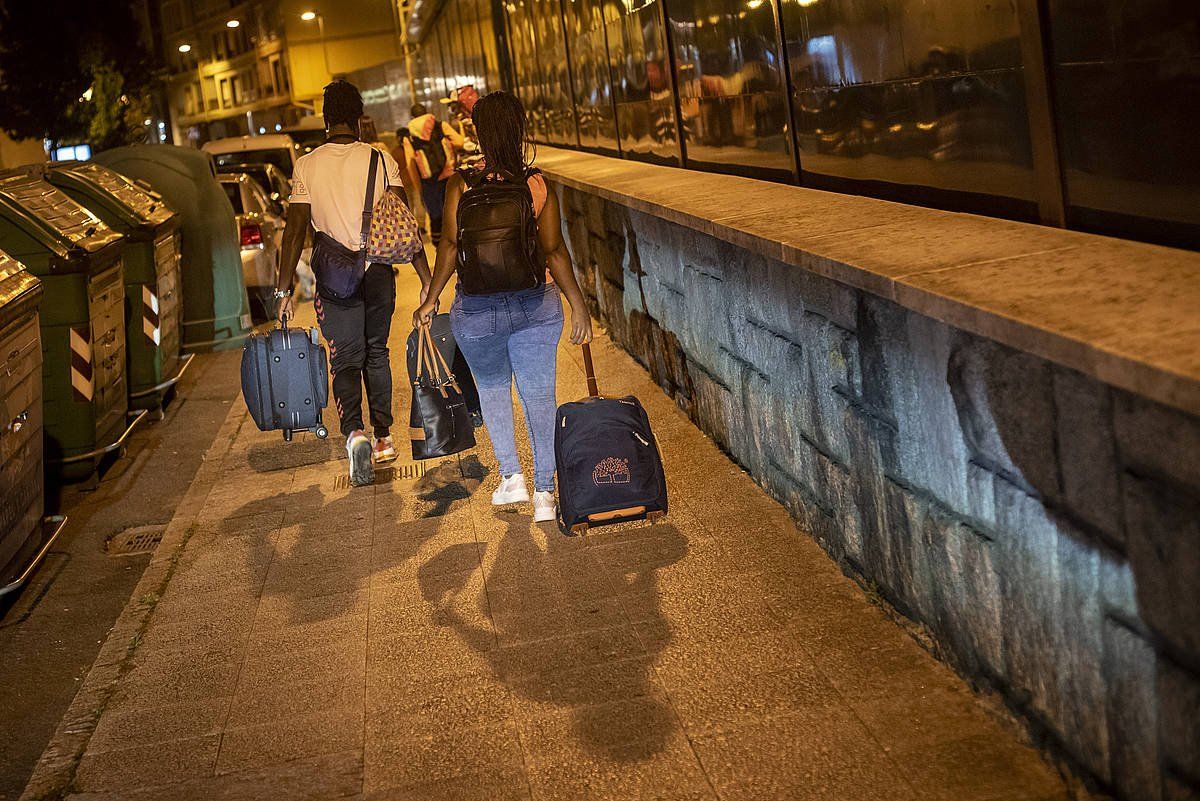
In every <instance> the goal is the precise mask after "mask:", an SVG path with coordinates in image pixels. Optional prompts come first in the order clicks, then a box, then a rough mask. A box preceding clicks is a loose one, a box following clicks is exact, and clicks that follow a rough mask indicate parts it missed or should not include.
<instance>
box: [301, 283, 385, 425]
mask: <svg viewBox="0 0 1200 801" xmlns="http://www.w3.org/2000/svg"><path fill="white" fill-rule="evenodd" d="M314 305H315V306H316V311H317V323H318V325H320V326H321V334H322V335H323V336H324V337H325V341H326V342H328V343H329V370H330V372H331V373H333V399H334V402H335V403H336V404H337V411H338V418H339V421H340V423H341V427H342V436H349V435H350V432H351V431H354V430H356V429H360V428H365V426H364V425H363V415H362V391H363V386H364V385H365V386H366V388H367V407H368V408H369V409H370V411H371V427H372V428H374V429H375V436H376V437H386V436H387V435H388V434H389V433H390V429H391V426H392V364H391V362H390V361H389V359H388V333H389V332H390V330H391V327H392V315H393V314H394V313H395V311H396V274H395V272H394V271H393V270H392V265H390V264H371V265H368V266H367V273H366V275H365V276H364V277H363V282H362V287H361V288H360V290H359V293H358V295H357V296H356V297H354V298H351V299H348V300H340V299H337V298H329V297H325V296H323V295H322V294H321V288H320V286H319V285H318V286H317V297H316V299H315V300H314Z"/></svg>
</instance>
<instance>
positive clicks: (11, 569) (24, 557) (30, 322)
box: [0, 252, 64, 596]
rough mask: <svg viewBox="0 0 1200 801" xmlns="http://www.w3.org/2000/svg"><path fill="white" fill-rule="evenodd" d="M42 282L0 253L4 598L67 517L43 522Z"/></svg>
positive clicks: (0, 565) (0, 583)
mask: <svg viewBox="0 0 1200 801" xmlns="http://www.w3.org/2000/svg"><path fill="white" fill-rule="evenodd" d="M41 298H42V284H41V282H40V281H38V279H37V278H36V277H34V275H33V274H32V273H30V272H29V271H28V270H26V269H25V265H24V264H21V262H19V261H17V260H16V259H13V258H12V257H10V256H9V255H8V254H7V253H3V252H0V596H2V595H7V594H8V593H10V592H14V591H16V590H18V589H20V588H21V587H22V586H23V585H24V584H25V581H26V579H28V578H29V576H30V575H31V574H32V573H33V571H34V569H35V568H36V567H37V565H38V563H39V562H41V560H42V557H43V556H45V555H46V552H47V551H49V549H50V546H51V545H52V544H53V543H54V539H55V538H56V537H57V536H58V534H59V532H60V531H62V523H63V521H64V519H63V518H53V519H43V517H42V515H43V513H44V511H45V494H46V493H45V489H46V485H45V479H44V473H43V469H42V468H43V465H42V341H41V334H40V332H39V330H38V304H39V303H40V302H41Z"/></svg>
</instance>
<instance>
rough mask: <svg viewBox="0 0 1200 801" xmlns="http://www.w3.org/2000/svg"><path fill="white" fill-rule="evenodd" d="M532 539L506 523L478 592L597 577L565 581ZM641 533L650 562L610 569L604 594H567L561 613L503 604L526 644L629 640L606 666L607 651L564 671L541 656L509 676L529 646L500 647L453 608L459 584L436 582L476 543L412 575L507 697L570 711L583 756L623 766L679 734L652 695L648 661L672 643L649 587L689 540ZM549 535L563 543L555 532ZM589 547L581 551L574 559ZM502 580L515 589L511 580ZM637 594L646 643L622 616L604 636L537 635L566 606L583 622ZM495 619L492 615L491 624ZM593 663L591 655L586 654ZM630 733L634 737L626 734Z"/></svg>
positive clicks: (519, 519)
mask: <svg viewBox="0 0 1200 801" xmlns="http://www.w3.org/2000/svg"><path fill="white" fill-rule="evenodd" d="M534 534H535V532H534V531H533V530H531V528H530V525H529V518H528V516H526V515H512V516H511V520H510V521H509V523H508V530H507V531H506V532H505V534H504V536H503V537H502V538H501V539H500V540H499V542H498V544H497V546H496V558H495V560H494V561H493V562H491V564H490V566H489V567H487V568H486V570H487V572H486V575H485V582H484V584H485V587H489V586H494V583H495V582H496V580H497V577H506V576H519V577H520V578H518V579H517V580H516V582H515V583H516V584H522V583H523V584H525V585H527V586H528V587H534V588H536V587H562V586H564V582H566V583H572V582H575V581H577V582H578V585H577V587H586V586H589V585H591V584H592V581H593V580H594V579H595V577H594V576H584V575H570V574H568V575H564V573H563V571H562V566H561V565H556V564H554V562H555V558H554V557H553V556H552V555H551V554H550V553H547V552H545V551H543V550H542V549H541V548H540V547H539V545H538V544H537V542H536V541H535V539H534ZM645 534H646V537H647V539H652V540H653V541H654V545H655V547H654V548H653V551H652V553H653V556H652V557H651V558H649V559H645V560H641V561H639V562H638V563H637V565H636V566H635V567H633V568H630V569H629V572H624V571H625V568H622V572H619V573H618V572H615V571H612V574H613V577H612V579H611V580H612V582H613V585H614V586H611V587H610V589H611V591H612V595H611V596H609V597H606V598H599V597H596V598H593V599H591V601H590V602H589V599H588V598H587V597H586V593H587V590H582V591H580V592H577V593H576V594H574V595H571V596H570V597H569V598H568V599H567V601H568V602H567V603H566V604H565V606H564V607H562V608H557V607H556V606H555V605H553V604H545V605H539V604H533V605H524V604H516V605H514V606H512V607H511V608H510V607H507V606H506V607H505V609H504V611H503V613H502V616H503V626H502V631H503V630H509V631H510V632H532V634H531V639H536V638H539V637H542V636H543V635H545V634H547V633H548V635H549V636H545V639H544V640H543V641H542V643H541V644H542V645H545V646H546V647H547V648H548V649H551V650H553V649H555V648H556V646H557V645H558V644H561V646H562V648H572V647H578V641H579V639H584V640H586V639H587V638H588V637H589V635H595V636H597V638H599V639H600V640H601V641H606V640H607V635H609V634H612V635H613V636H614V637H615V638H616V639H617V640H619V639H620V638H621V636H626V637H633V638H634V641H635V642H636V643H637V646H636V647H635V648H634V649H633V651H632V652H629V653H626V654H624V655H621V656H616V657H615V658H613V659H610V660H607V661H605V659H604V656H605V655H607V654H606V652H605V646H600V649H599V654H598V656H599V658H597V659H590V658H585V660H584V662H583V663H575V664H570V665H565V666H564V665H563V664H561V663H560V662H559V661H558V660H557V659H555V658H554V655H553V654H549V653H547V654H546V656H547V659H546V664H545V665H544V670H542V671H540V672H539V670H538V668H537V667H536V666H528V665H526V666H525V668H526V671H524V672H522V671H516V672H514V671H513V670H512V664H511V662H510V660H509V659H508V657H509V656H510V654H509V653H507V652H508V651H510V650H520V649H522V648H524V647H527V646H528V645H530V644H532V643H531V642H529V641H526V640H524V639H523V638H521V637H516V638H515V642H508V641H506V640H504V639H502V641H501V642H500V643H499V647H497V642H496V636H495V634H494V633H493V631H492V629H491V628H487V627H485V626H482V625H480V624H479V623H478V622H476V621H473V620H467V619H465V618H464V617H463V616H462V615H461V614H460V613H459V612H458V611H457V609H461V608H462V607H461V605H458V604H456V603H455V601H456V600H457V599H458V598H459V596H460V594H461V593H462V592H465V591H466V588H465V584H464V585H463V586H459V587H447V586H446V584H445V582H444V580H440V579H444V575H445V572H446V571H445V570H443V569H442V567H443V563H446V562H449V563H454V562H457V561H458V560H459V558H460V557H461V554H460V553H457V551H458V550H459V549H463V548H473V547H475V545H473V544H459V545H452V546H449V547H448V548H446V549H444V550H442V551H441V552H440V553H438V554H437V555H435V556H433V557H432V558H430V559H429V560H427V561H426V562H424V563H423V564H422V565H421V566H420V567H419V568H418V573H417V577H418V582H419V584H420V587H421V592H422V596H423V597H424V599H425V601H426V602H428V603H431V604H434V605H436V606H437V607H438V608H439V610H440V611H441V615H442V617H443V619H445V620H447V621H449V623H450V625H451V626H452V627H453V628H454V629H455V631H456V632H457V633H458V635H459V636H460V637H461V638H462V640H463V642H465V643H466V644H467V645H469V646H470V647H471V648H472V649H473V650H475V651H477V652H478V653H479V654H481V655H482V656H483V657H485V658H486V659H487V660H488V662H489V664H490V665H491V667H492V671H493V673H494V674H495V675H496V677H497V678H499V679H501V680H503V681H504V682H505V683H506V684H507V685H508V687H509V688H510V689H511V690H512V692H514V693H516V694H518V695H521V696H524V697H525V698H527V699H528V700H530V701H533V702H534V703H535V704H538V705H551V706H553V707H556V708H559V709H564V710H568V711H569V712H570V714H571V731H572V733H573V734H574V736H575V737H576V738H577V739H578V740H579V742H580V743H581V744H582V745H583V746H584V747H585V748H586V749H587V750H589V751H592V752H596V753H602V754H604V755H606V756H607V757H608V758H610V759H615V760H617V761H620V762H636V761H642V760H645V759H648V758H650V757H652V756H654V755H655V754H657V753H659V752H660V751H662V750H663V748H664V747H665V746H666V744H667V740H668V737H669V736H670V734H671V732H672V731H673V730H675V729H676V728H677V725H676V723H675V722H674V720H673V712H672V711H671V709H670V707H669V705H668V702H667V701H666V698H665V697H664V696H663V695H662V694H661V693H659V692H656V691H655V686H654V680H653V672H654V671H653V665H654V662H655V657H656V656H657V655H658V653H659V652H660V651H661V650H662V648H663V647H664V646H665V645H666V644H667V643H668V642H669V641H670V634H669V627H668V625H667V622H666V620H665V618H664V617H663V615H662V611H661V609H660V607H659V605H658V602H657V596H656V595H655V593H654V590H655V587H656V586H657V576H656V573H657V571H658V570H659V569H661V568H664V567H667V566H668V565H671V564H674V563H675V562H677V561H679V560H680V559H681V558H682V557H683V556H684V555H685V554H686V553H687V539H686V537H684V536H683V534H681V533H680V532H679V531H678V530H677V529H676V528H675V527H674V526H671V525H668V524H658V525H655V526H650V527H648V528H647V529H646V531H645ZM547 535H548V536H549V537H559V536H561V535H560V534H558V532H553V533H548V534H547ZM617 547H619V546H617ZM587 550H589V549H583V548H581V549H579V550H578V551H577V552H578V553H583V552H586V551H587ZM601 550H602V549H601ZM605 572H606V573H609V572H610V571H605ZM508 581H509V582H512V579H508ZM509 589H511V590H512V591H516V592H519V591H520V589H521V588H520V587H518V586H512V587H510V588H509ZM484 592H485V593H486V592H488V590H485V591H484ZM555 597H556V598H557V597H559V596H557V595H556V596H555ZM634 597H636V598H637V599H638V603H639V606H638V614H637V624H638V628H639V629H641V630H643V631H645V632H649V636H642V637H640V639H639V638H638V637H637V636H636V635H634V634H633V632H632V631H631V630H630V628H629V627H628V626H627V624H625V623H624V618H623V617H622V618H621V620H620V621H614V623H615V625H614V626H613V627H612V628H611V629H608V630H607V631H606V630H603V629H589V628H588V626H587V625H586V624H585V625H583V626H580V627H571V626H569V625H568V626H566V627H565V628H563V629H561V630H555V629H554V627H553V625H551V626H550V629H549V632H547V631H544V630H543V624H544V623H546V622H547V621H546V616H551V615H560V614H561V615H570V614H571V613H572V610H571V609H570V608H568V607H571V606H572V602H573V603H574V604H580V605H582V606H583V607H588V606H589V605H590V606H591V608H586V609H585V610H584V612H583V615H584V616H586V614H587V612H594V611H598V608H599V607H600V606H602V605H603V604H604V603H606V602H607V603H609V604H610V606H609V609H611V608H612V606H611V604H614V603H619V601H620V599H622V598H634ZM478 606H479V609H480V611H484V612H486V611H488V610H489V608H491V611H492V612H495V611H496V610H495V609H494V607H489V601H488V599H487V598H486V597H485V596H483V595H481V597H480V598H479V599H478ZM495 617H496V615H493V619H495ZM626 642H628V640H626ZM617 650H620V648H619V647H618V649H617ZM590 656H596V654H591V653H590V652H589V657H590ZM530 671H531V672H530ZM593 683H595V684H597V685H599V684H604V685H611V687H612V688H613V690H614V691H613V692H611V693H604V692H603V691H602V692H600V693H599V695H598V694H597V687H596V686H593ZM621 701H630V702H633V703H634V705H635V706H636V710H631V707H630V705H628V704H625V703H619V702H621ZM631 715H633V716H635V718H636V720H635V721H634V722H635V723H636V726H635V727H632V726H631ZM634 728H636V733H633V731H634Z"/></svg>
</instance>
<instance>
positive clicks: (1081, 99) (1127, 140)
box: [1050, 0, 1200, 248]
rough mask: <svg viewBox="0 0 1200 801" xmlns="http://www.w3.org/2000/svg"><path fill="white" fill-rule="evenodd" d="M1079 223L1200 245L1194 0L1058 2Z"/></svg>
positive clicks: (1060, 86) (1053, 10)
mask: <svg viewBox="0 0 1200 801" xmlns="http://www.w3.org/2000/svg"><path fill="white" fill-rule="evenodd" d="M1050 35H1051V44H1052V51H1053V53H1054V55H1055V59H1054V61H1055V64H1054V86H1055V89H1056V90H1057V91H1056V96H1055V101H1056V110H1057V113H1058V118H1059V119H1058V122H1059V131H1060V136H1061V140H1060V141H1061V153H1062V160H1063V170H1064V173H1065V179H1066V187H1067V203H1068V220H1069V221H1070V223H1071V224H1072V225H1073V226H1077V227H1080V228H1087V229H1092V230H1101V231H1107V232H1117V233H1122V234H1125V235H1128V236H1135V237H1145V238H1151V239H1156V240H1158V241H1163V242H1168V243H1171V244H1178V245H1183V246H1186V247H1192V248H1196V247H1200V158H1197V156H1196V152H1197V149H1196V137H1195V132H1196V130H1197V129H1198V128H1200V11H1198V9H1197V6H1196V3H1195V0H1136V1H1135V2H1129V1H1128V0H1125V1H1123V2H1114V0H1051V2H1050Z"/></svg>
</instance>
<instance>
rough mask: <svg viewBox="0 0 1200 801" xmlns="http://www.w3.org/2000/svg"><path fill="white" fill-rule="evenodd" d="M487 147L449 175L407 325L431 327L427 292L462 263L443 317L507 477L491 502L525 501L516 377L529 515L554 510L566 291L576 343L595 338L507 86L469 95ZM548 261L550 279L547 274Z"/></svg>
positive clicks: (555, 212) (547, 516) (553, 205)
mask: <svg viewBox="0 0 1200 801" xmlns="http://www.w3.org/2000/svg"><path fill="white" fill-rule="evenodd" d="M472 116H473V118H474V121H475V130H476V132H477V134H478V136H479V146H480V149H481V150H482V151H483V165H482V166H481V167H480V168H479V169H478V170H477V171H475V172H473V173H470V174H466V175H465V176H464V175H455V176H454V177H453V178H451V179H450V183H449V186H448V187H447V195H446V215H445V220H444V224H445V228H444V233H445V236H444V238H443V239H442V245H441V247H440V248H439V249H438V254H437V264H436V266H435V268H434V274H433V283H432V284H431V286H430V289H429V295H428V297H427V298H426V299H425V300H424V301H423V302H422V304H421V306H420V307H419V308H418V309H417V310H416V312H414V313H413V325H414V326H417V325H428V324H429V322H430V320H431V318H432V315H433V313H434V310H435V304H434V300H433V299H434V298H437V297H438V294H439V293H440V292H441V291H442V289H443V288H444V287H445V286H446V284H447V282H449V280H450V276H451V275H452V274H453V273H454V272H455V270H457V271H458V276H459V282H458V288H457V291H456V293H455V298H454V304H453V306H451V309H450V325H451V328H452V330H453V331H454V337H455V339H456V340H458V346H459V348H460V349H461V350H462V352H463V355H464V356H466V358H467V364H468V365H469V366H470V367H471V373H472V374H473V375H474V376H475V383H476V384H477V385H478V387H479V399H480V404H481V405H482V407H483V420H484V423H485V424H486V425H487V430H488V434H489V435H490V436H491V440H492V448H493V449H494V450H495V453H496V460H497V461H498V462H499V463H500V472H501V474H502V479H501V481H500V486H499V487H498V488H497V489H496V491H495V492H494V493H493V494H492V503H493V504H496V505H498V506H499V505H508V504H513V503H522V502H525V501H527V500H529V489H528V487H527V486H526V484H525V477H524V476H523V475H522V474H521V463H520V461H519V459H518V458H517V447H516V441H515V436H514V431H513V403H512V381H513V377H514V376H516V381H517V392H518V394H519V395H520V396H521V405H522V406H523V407H524V409H525V422H526V425H527V427H528V428H529V434H530V438H531V439H532V441H533V469H534V475H533V487H534V494H533V519H534V520H535V521H539V522H540V521H548V520H554V519H555V518H556V517H557V512H556V506H555V502H554V414H555V411H556V408H557V404H556V401H555V393H554V390H555V378H556V367H557V365H556V356H557V352H558V351H557V349H558V340H559V337H560V336H561V335H562V328H563V308H562V297H561V295H560V294H559V291H560V289H561V291H562V294H564V295H566V297H567V302H568V303H569V304H570V306H571V342H573V343H575V344H577V345H578V344H582V343H584V342H589V341H591V338H592V324H591V320H590V318H589V317H588V312H587V309H586V307H585V306H584V302H583V294H582V293H581V292H580V291H579V284H578V283H577V282H576V281H575V273H574V271H573V270H572V268H571V257H570V255H569V254H568V253H567V248H566V244H565V243H564V242H563V238H562V222H561V219H560V217H559V209H558V199H557V197H556V196H555V195H554V194H552V193H550V192H548V191H547V188H546V182H545V180H544V179H543V178H542V176H541V175H540V174H539V173H538V171H537V170H535V169H532V168H531V166H530V165H529V164H528V163H527V162H526V161H525V111H524V109H523V108H522V107H521V102H520V101H519V100H517V98H516V97H514V96H513V95H511V94H509V93H507V92H492V93H491V94H489V95H487V96H486V97H484V98H482V99H481V100H479V102H478V103H477V104H476V105H475V109H474V113H473V115H472ZM547 266H548V267H549V270H550V274H551V276H552V277H553V279H554V280H553V281H552V282H548V281H547V280H546V268H547Z"/></svg>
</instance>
